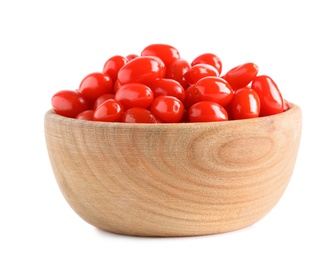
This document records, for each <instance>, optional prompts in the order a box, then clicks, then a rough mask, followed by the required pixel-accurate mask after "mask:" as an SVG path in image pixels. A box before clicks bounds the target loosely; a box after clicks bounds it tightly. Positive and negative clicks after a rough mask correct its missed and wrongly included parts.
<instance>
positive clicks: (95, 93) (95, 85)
mask: <svg viewBox="0 0 332 260" xmlns="http://www.w3.org/2000/svg"><path fill="white" fill-rule="evenodd" d="M112 91H113V82H112V79H111V78H110V77H109V76H107V75H105V74H104V73H101V72H93V73H90V74H89V75H87V76H85V77H84V78H83V80H82V81H81V84H80V86H79V88H78V92H80V93H81V94H82V96H83V97H84V98H85V99H86V100H88V101H92V102H94V101H95V100H96V99H97V98H98V97H99V96H101V95H103V94H107V93H112Z"/></svg>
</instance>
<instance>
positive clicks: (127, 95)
mask: <svg viewBox="0 0 332 260" xmlns="http://www.w3.org/2000/svg"><path fill="white" fill-rule="evenodd" d="M114 99H115V100H117V101H119V102H120V103H121V104H122V105H123V107H124V109H128V108H131V107H142V108H148V107H149V106H150V105H151V103H152V101H153V99H154V94H153V92H152V90H151V89H150V88H149V87H148V86H147V85H145V84H141V83H128V84H125V85H123V86H121V88H119V89H118V91H117V92H116V93H115V97H114Z"/></svg>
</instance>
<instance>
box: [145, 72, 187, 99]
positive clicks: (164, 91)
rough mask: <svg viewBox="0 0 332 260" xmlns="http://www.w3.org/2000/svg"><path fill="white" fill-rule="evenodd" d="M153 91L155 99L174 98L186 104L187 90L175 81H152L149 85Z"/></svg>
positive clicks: (162, 79)
mask: <svg viewBox="0 0 332 260" xmlns="http://www.w3.org/2000/svg"><path fill="white" fill-rule="evenodd" d="M149 87H150V89H151V90H152V92H153V94H154V97H157V96H160V95H163V96H173V97H176V98H178V99H180V100H181V101H182V102H184V99H185V96H186V94H185V90H184V88H183V87H182V85H181V84H180V83H179V82H177V81H176V80H174V79H166V78H159V79H156V80H154V81H152V82H151V83H150V85H149Z"/></svg>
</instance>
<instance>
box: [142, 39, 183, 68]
mask: <svg viewBox="0 0 332 260" xmlns="http://www.w3.org/2000/svg"><path fill="white" fill-rule="evenodd" d="M141 56H156V57H159V58H160V59H161V60H162V61H163V62H164V64H165V66H166V68H167V67H168V66H169V65H170V64H171V63H173V62H174V61H175V60H176V59H179V58H180V53H179V51H178V50H177V49H176V48H174V47H173V46H171V45H168V44H158V43H156V44H151V45H149V46H146V47H145V48H144V49H143V51H142V52H141Z"/></svg>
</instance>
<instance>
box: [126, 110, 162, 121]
mask: <svg viewBox="0 0 332 260" xmlns="http://www.w3.org/2000/svg"><path fill="white" fill-rule="evenodd" d="M121 122H124V123H147V124H153V123H160V120H159V119H158V118H156V117H155V116H154V115H153V114H152V113H151V111H150V110H148V109H145V108H142V107H132V108H129V109H128V110H126V111H125V112H124V113H123V115H122V117H121Z"/></svg>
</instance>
